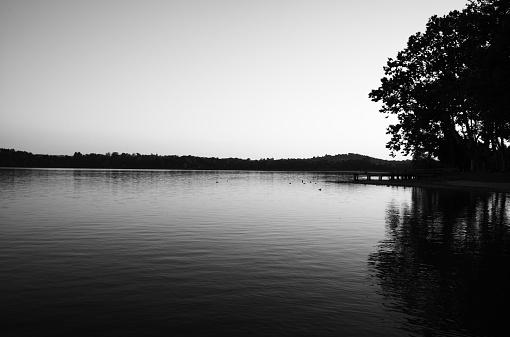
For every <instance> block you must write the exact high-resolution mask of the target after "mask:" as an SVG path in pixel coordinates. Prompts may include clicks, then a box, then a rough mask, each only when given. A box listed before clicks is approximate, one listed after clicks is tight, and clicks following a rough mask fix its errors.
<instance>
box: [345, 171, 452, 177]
mask: <svg viewBox="0 0 510 337" xmlns="http://www.w3.org/2000/svg"><path fill="white" fill-rule="evenodd" d="M446 171H447V170H446V169H410V170H395V171H386V172H379V171H356V172H351V174H352V175H353V180H360V179H363V177H365V179H366V180H372V178H376V179H377V178H378V179H379V180H383V178H384V177H387V178H388V180H409V179H417V178H421V177H433V176H437V175H440V174H443V173H445V172H446Z"/></svg>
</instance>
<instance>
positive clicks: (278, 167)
mask: <svg viewBox="0 0 510 337" xmlns="http://www.w3.org/2000/svg"><path fill="white" fill-rule="evenodd" d="M412 165H413V166H417V165H418V166H420V167H425V166H427V167H431V165H432V167H434V162H429V163H428V164H427V165H423V163H417V162H414V163H413V162H411V161H396V160H392V161H389V160H382V159H376V158H372V157H369V156H364V155H359V154H354V153H349V154H338V155H334V156H331V155H325V156H323V157H314V158H308V159H273V158H266V159H257V160H253V159H249V158H248V159H239V158H214V157H212V158H204V157H195V156H175V155H169V156H161V155H157V154H150V155H147V154H139V153H134V154H129V153H118V152H112V153H106V154H97V153H90V154H81V153H80V152H75V153H74V155H73V156H67V155H46V154H33V153H30V152H25V151H16V150H13V149H1V148H0V167H32V168H39V167H40V168H108V169H178V170H261V171H351V170H354V171H359V170H378V171H381V170H392V169H405V168H409V167H411V166H412Z"/></svg>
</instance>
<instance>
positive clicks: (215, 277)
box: [0, 169, 510, 336]
mask: <svg viewBox="0 0 510 337" xmlns="http://www.w3.org/2000/svg"><path fill="white" fill-rule="evenodd" d="M345 178H346V177H343V176H340V175H338V174H334V173H310V172H309V173H306V172H246V171H157V170H144V171H143V170H142V171H140V170H45V169H41V170H37V169H35V170H31V169H0V310H1V312H2V321H3V322H2V325H1V327H0V330H1V332H2V336H45V335H47V336H151V335H165V336H170V335H190V336H195V335H222V336H225V335H238V336H244V335H270V336H285V335H288V336H296V335H303V336H312V335H314V336H328V335H329V336H498V335H503V332H506V329H504V328H506V324H505V323H506V321H508V319H509V318H508V317H509V316H508V314H509V309H508V307H509V304H510V296H509V294H510V227H509V211H508V207H509V206H508V202H507V200H506V197H507V195H506V194H502V193H488V192H470V191H466V190H456V189H444V190H440V189H437V190H435V189H422V188H404V187H388V186H365V185H351V184H338V183H336V182H335V181H336V180H339V179H345ZM319 189H320V190H319Z"/></svg>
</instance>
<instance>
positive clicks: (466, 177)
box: [339, 172, 510, 193]
mask: <svg viewBox="0 0 510 337" xmlns="http://www.w3.org/2000/svg"><path fill="white" fill-rule="evenodd" d="M339 183H347V184H356V185H358V184H359V185H379V186H403V187H425V188H462V189H470V190H478V191H489V192H504V193H510V172H483V173H459V174H455V175H440V176H436V177H424V178H417V179H405V180H375V179H372V180H366V179H360V180H350V181H341V182H339Z"/></svg>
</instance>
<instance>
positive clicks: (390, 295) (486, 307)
mask: <svg viewBox="0 0 510 337" xmlns="http://www.w3.org/2000/svg"><path fill="white" fill-rule="evenodd" d="M506 197H507V196H506V194H504V193H475V192H467V191H463V190H454V189H445V190H426V189H413V192H412V200H411V203H410V204H406V203H404V204H401V203H398V202H390V203H389V204H388V207H387V210H386V228H387V234H386V239H385V240H384V241H382V242H380V244H379V246H378V248H377V251H376V252H374V253H373V254H371V255H370V256H369V266H370V271H371V273H372V274H373V275H375V279H376V282H377V283H378V284H379V286H380V287H381V292H382V295H383V296H384V304H385V306H386V307H387V308H388V309H389V310H393V311H395V312H400V313H402V314H403V316H402V321H401V324H402V327H403V328H404V329H406V330H407V331H409V332H413V333H416V334H418V335H436V334H437V330H438V329H439V330H442V331H443V332H447V333H450V334H452V335H455V334H457V333H458V334H462V335H473V336H496V335H502V334H503V331H505V330H506V329H504V328H505V323H506V321H507V320H508V313H509V309H508V305H509V303H510V302H509V300H510V296H509V295H510V289H509V287H510V231H509V225H508V206H507V204H508V202H507V198H506ZM434 331H436V333H434Z"/></svg>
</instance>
